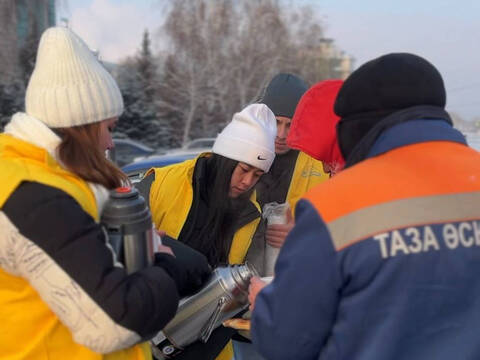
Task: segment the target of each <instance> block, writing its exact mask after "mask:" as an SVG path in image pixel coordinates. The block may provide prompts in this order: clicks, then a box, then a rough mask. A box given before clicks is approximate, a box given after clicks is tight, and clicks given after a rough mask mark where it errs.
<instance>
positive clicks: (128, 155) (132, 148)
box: [109, 139, 155, 167]
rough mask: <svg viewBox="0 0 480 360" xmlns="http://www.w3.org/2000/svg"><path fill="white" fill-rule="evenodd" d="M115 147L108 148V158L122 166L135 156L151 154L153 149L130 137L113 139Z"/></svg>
mask: <svg viewBox="0 0 480 360" xmlns="http://www.w3.org/2000/svg"><path fill="white" fill-rule="evenodd" d="M113 143H114V144H115V147H114V148H113V149H111V150H109V157H110V159H111V160H112V161H113V162H115V163H116V164H117V165H118V166H120V167H122V166H124V165H126V164H129V163H131V162H132V161H134V160H135V158H137V157H143V156H148V155H152V154H153V153H154V152H155V150H154V149H152V148H150V147H148V146H146V145H143V144H142V143H139V142H137V141H134V140H130V139H113Z"/></svg>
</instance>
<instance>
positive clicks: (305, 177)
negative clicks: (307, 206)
mask: <svg viewBox="0 0 480 360" xmlns="http://www.w3.org/2000/svg"><path fill="white" fill-rule="evenodd" d="M328 179H329V175H328V174H327V173H325V172H324V171H323V164H322V162H321V161H318V160H315V159H314V158H312V157H310V156H308V155H307V154H305V153H304V152H301V151H300V153H299V154H298V158H297V161H296V163H295V169H294V170H293V175H292V180H291V181H290V186H289V188H288V193H287V198H286V199H287V200H286V201H287V202H288V203H289V204H290V209H292V215H295V206H296V205H297V202H298V200H300V199H301V197H302V196H303V195H304V194H305V193H306V192H307V191H308V190H310V189H311V188H312V187H314V186H315V185H317V184H320V183H322V182H324V181H325V180H328Z"/></svg>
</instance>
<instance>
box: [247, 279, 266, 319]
mask: <svg viewBox="0 0 480 360" xmlns="http://www.w3.org/2000/svg"><path fill="white" fill-rule="evenodd" d="M265 286H267V283H266V282H264V281H262V280H260V278H259V277H257V276H254V277H252V278H251V279H250V286H249V287H248V301H249V302H250V307H249V309H250V311H253V308H254V307H255V299H256V298H257V295H258V293H259V292H260V291H261V290H262V289H263V288H264V287H265Z"/></svg>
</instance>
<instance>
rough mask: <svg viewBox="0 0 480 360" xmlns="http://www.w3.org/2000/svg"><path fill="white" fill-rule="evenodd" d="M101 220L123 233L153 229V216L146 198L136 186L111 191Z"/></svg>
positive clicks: (107, 225) (108, 226)
mask: <svg viewBox="0 0 480 360" xmlns="http://www.w3.org/2000/svg"><path fill="white" fill-rule="evenodd" d="M101 222H102V224H104V225H105V226H106V227H107V228H114V229H117V230H118V231H120V232H121V233H123V234H134V233H138V232H141V231H145V230H148V229H151V226H152V218H151V215H150V211H149V210H148V207H147V205H146V203H145V199H144V198H143V197H142V196H141V195H140V194H139V192H138V190H137V189H135V188H134V187H119V188H116V189H114V190H112V191H110V198H109V200H108V201H107V203H106V204H105V207H104V209H103V212H102V217H101Z"/></svg>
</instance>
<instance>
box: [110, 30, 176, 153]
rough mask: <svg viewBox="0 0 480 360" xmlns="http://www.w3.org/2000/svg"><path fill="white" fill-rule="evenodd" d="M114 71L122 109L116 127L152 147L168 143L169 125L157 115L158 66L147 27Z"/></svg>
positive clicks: (164, 145)
mask: <svg viewBox="0 0 480 360" xmlns="http://www.w3.org/2000/svg"><path fill="white" fill-rule="evenodd" d="M118 73H119V74H118V83H119V86H120V91H121V92H122V95H123V100H124V103H125V111H124V113H123V114H122V116H121V118H120V121H119V124H118V126H117V131H118V132H119V133H121V134H124V135H126V136H127V137H129V138H131V139H133V140H137V141H140V142H142V143H144V144H146V145H148V146H150V147H153V148H166V147H168V146H169V142H170V140H169V137H170V130H171V127H170V125H169V124H168V123H167V122H165V121H163V122H162V120H161V119H159V116H158V111H157V105H156V98H157V96H158V90H157V89H158V83H159V77H158V66H157V61H156V59H155V58H154V57H153V56H152V51H151V45H150V37H149V33H148V30H145V32H144V34H143V39H142V45H141V48H140V51H139V52H138V54H137V55H136V56H135V57H134V58H133V59H127V60H126V61H125V62H124V63H123V64H121V65H120V67H119V71H118Z"/></svg>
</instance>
